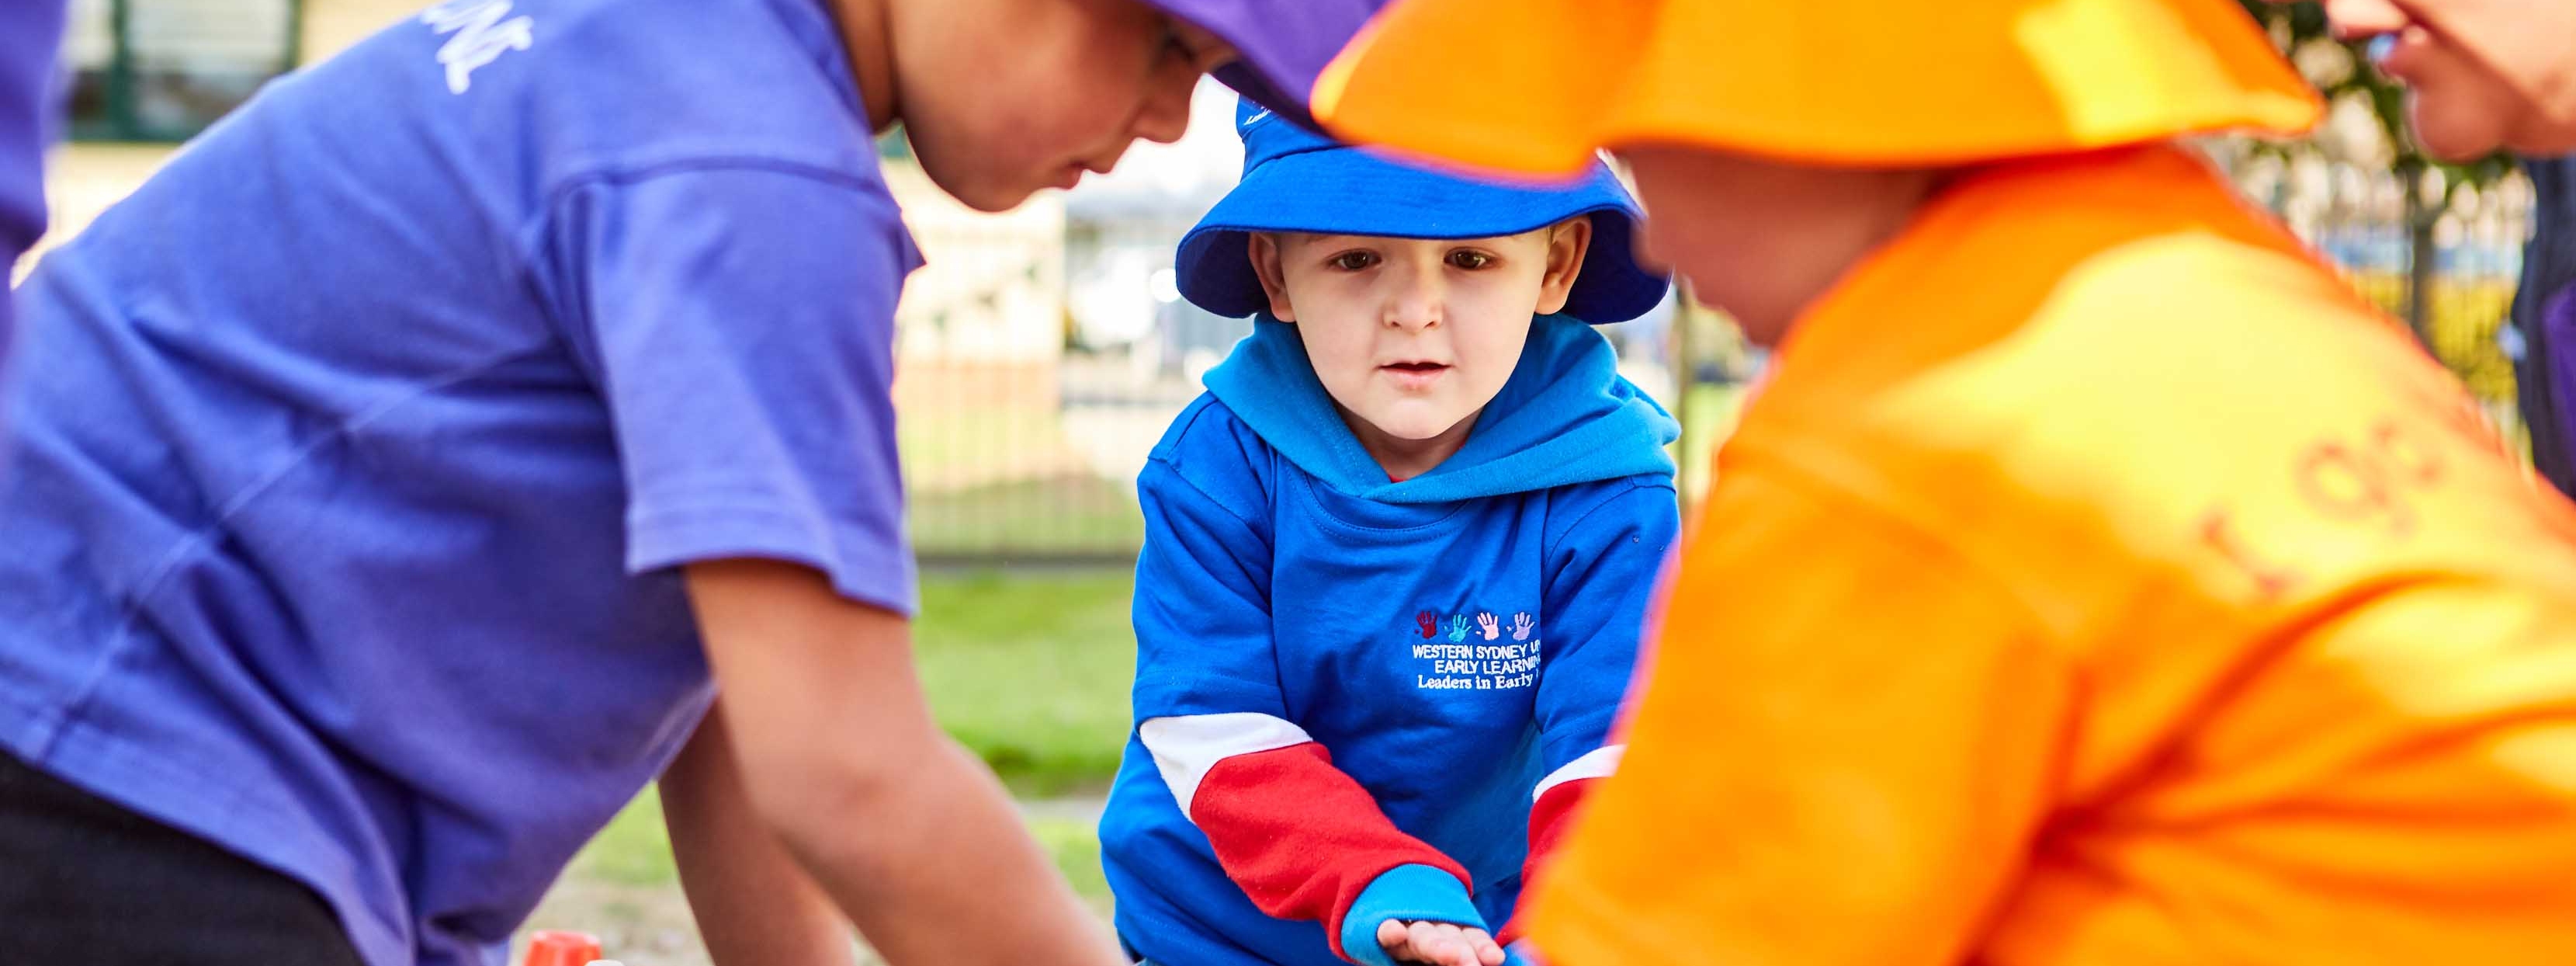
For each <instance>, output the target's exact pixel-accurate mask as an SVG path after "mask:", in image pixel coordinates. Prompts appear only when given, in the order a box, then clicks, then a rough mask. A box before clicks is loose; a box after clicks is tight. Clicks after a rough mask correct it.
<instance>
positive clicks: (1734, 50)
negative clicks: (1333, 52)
mask: <svg viewBox="0 0 2576 966" xmlns="http://www.w3.org/2000/svg"><path fill="white" fill-rule="evenodd" d="M1313 106H1314V108H1315V115H1316V116H1317V117H1318V118H1319V119H1320V120H1322V121H1323V123H1324V124H1325V125H1326V126H1327V127H1329V128H1331V129H1332V130H1333V131H1334V133H1336V134H1339V135H1341V136H1342V137H1344V138H1345V139H1348V140H1352V141H1358V142H1365V143H1378V144H1385V145H1389V146H1392V147H1395V148H1398V149H1402V150H1405V151H1410V152H1414V153H1419V154H1424V155H1429V156H1432V157H1435V158H1446V159H1450V160H1453V161H1458V162H1464V163H1466V164H1469V165H1474V166H1479V167H1484V168H1491V169H1498V170H1503V171H1516V172H1524V173H1530V174H1559V173H1563V172H1570V171H1574V170H1577V169H1580V168H1581V167H1582V166H1583V165H1584V163H1585V162H1587V161H1589V160H1590V159H1591V158H1592V157H1593V152H1594V150H1595V149H1598V148H1603V147H1620V146H1624V145H1631V144H1644V143H1665V144H1682V145H1692V146H1699V147H1706V148H1713V149H1718V150H1723V151H1729V152H1736V153H1742V154H1749V155H1755V156H1760V157H1765V158H1771V159H1775V160H1784V161H1789V162H1794V163H1803V164H1815V165H1826V166H1838V167H1925V166H1948V165H1958V164H1973V163H1977V162H1983V161H1994V160H2001V159H2006V158H2017V157H2030V156H2037V155H2046V154H2066V153H2073V152H2079V151H2088V150H2093V149H2097V148H2105V147H2111V146H2115V145H2122V144H2134V143H2140V142H2146V141H2157V140H2164V139H2167V138H2172V137H2176V136H2180V135H2186V134H2196V133H2204V132H2213V131H2222V130H2231V129H2242V130H2252V131H2260V132H2267V133H2272V134H2284V135H2286V134H2295V133H2298V132H2300V131H2304V130H2306V129H2307V128H2308V127H2309V126H2310V125H2312V124H2314V123H2315V122H2316V119H2317V117H2318V115H2319V114H2320V113H2321V106H2320V104H2319V103H2318V100H2317V96H2316V93H2315V91H2313V90H2311V89H2309V87H2308V86H2307V84H2306V83H2305V82H2303V81H2301V80H2300V79H2299V76H2298V74H2297V72H2296V71H2294V70H2292V69H2291V67H2290V65H2289V64H2288V63H2287V62H2285V61H2283V60H2282V59H2281V56H2280V55H2279V54H2278V53H2276V52H2275V51H2274V50H2273V48H2272V44H2271V41H2270V39H2269V38H2268V37H2266V36H2264V34H2263V32H2262V30H2261V29H2260V28H2259V27H2257V26H2256V25H2255V23H2254V22H2253V20H2252V19H2251V18H2249V17H2248V16H2247V15H2246V14H2245V12H2244V10H2243V9H2241V8H2240V7H2238V6H2237V5H2236V3H2235V2H2234V0H1948V2H1932V0H1399V2H1397V3H1395V4H1394V5H1393V6H1391V7H1390V8H1388V9H1387V10H1385V11H1384V12H1382V13H1381V14H1379V16H1378V18H1377V19H1376V20H1374V21H1372V22H1371V24H1370V25H1369V26H1368V27H1366V28H1364V29H1362V30H1361V32H1360V34H1359V35H1358V36H1357V37H1354V38H1353V39H1352V40H1351V43H1350V45H1349V46H1347V47H1345V48H1343V50H1342V53H1341V55H1340V56H1339V57H1337V58H1336V59H1335V60H1334V61H1333V62H1332V63H1331V64H1330V65H1329V66H1327V67H1326V68H1325V69H1324V73H1323V74H1322V75H1321V76H1320V77H1319V78H1318V79H1317V81H1316V84H1315V91H1314V100H1313Z"/></svg>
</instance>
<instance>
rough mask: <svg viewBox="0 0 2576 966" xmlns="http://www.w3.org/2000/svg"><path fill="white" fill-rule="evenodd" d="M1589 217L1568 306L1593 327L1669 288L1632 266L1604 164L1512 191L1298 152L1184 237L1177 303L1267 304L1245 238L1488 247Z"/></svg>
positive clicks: (1623, 196) (1264, 171)
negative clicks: (1374, 238) (1289, 235)
mask: <svg viewBox="0 0 2576 966" xmlns="http://www.w3.org/2000/svg"><path fill="white" fill-rule="evenodd" d="M1583 214H1589V215H1591V216H1592V247H1591V250H1590V252H1589V253H1587V254H1586V255H1585V256H1584V260H1583V272H1582V274H1580V275H1578V276H1576V277H1575V280H1574V290H1573V291H1572V292H1571V293H1569V294H1568V296H1567V298H1566V302H1565V314H1567V315H1571V316H1574V317H1575V318H1578V319H1582V320H1583V321H1585V322H1591V323H1596V324H1597V323H1606V322H1624V321H1627V320H1629V319H1633V318H1636V317H1638V316H1640V315H1644V314H1646V312H1647V311H1648V310H1650V309H1652V308H1654V307H1655V303H1657V302H1660V301H1662V300H1663V298H1664V292H1665V289H1666V288H1667V287H1668V286H1669V283H1668V282H1667V281H1666V280H1665V279H1664V277H1663V276H1661V275H1657V274H1654V273H1652V272H1648V271H1646V270H1645V269H1644V268H1643V267H1641V266H1639V265H1638V264H1637V260H1636V256H1635V255H1634V254H1633V252H1632V249H1631V247H1630V246H1631V241H1632V238H1633V236H1634V234H1635V231H1636V221H1637V210H1636V206H1635V203H1634V202H1631V201H1630V200H1629V199H1628V194H1627V192H1626V191H1625V190H1622V189H1621V188H1620V187H1619V182H1618V179H1617V178H1615V177H1613V176H1612V175H1611V174H1610V171H1609V169H1608V168H1606V167H1600V166H1595V168H1594V169H1593V171H1592V172H1591V173H1590V174H1589V175H1588V176H1586V177H1585V178H1584V179H1582V180H1581V181H1577V182H1574V183H1572V184H1570V185H1565V186H1559V187H1545V188H1535V187H1515V186H1510V185H1504V184H1496V183H1492V182H1484V181H1476V180H1470V179H1466V178H1460V177H1456V176H1452V175H1445V174H1434V173H1432V172H1429V171H1424V170H1421V169H1418V168H1413V167H1409V166H1406V165H1403V164H1398V163H1395V162H1392V161H1388V160H1385V159H1382V158H1378V157H1374V156H1371V155H1369V154H1368V153H1366V152H1363V151H1360V150H1357V149H1352V148H1333V149H1327V150H1317V151H1305V152H1301V153H1296V154H1289V155H1285V156H1282V157H1278V158H1274V159H1272V160H1270V161H1268V162H1265V163H1263V164H1261V165H1260V166H1259V167H1256V168H1254V169H1253V170H1252V172H1251V173H1250V174H1249V175H1247V176H1245V178H1244V180H1243V183H1242V184H1239V185H1236V186H1235V189H1234V191H1233V192H1231V193H1229V194H1227V195H1226V196H1225V199H1224V200H1222V201H1219V202H1217V204H1216V207H1215V208H1213V209H1210V210H1209V211H1208V213H1207V217H1205V218H1202V219H1200V220H1199V223H1198V226H1197V227H1194V228H1192V229H1190V233H1189V234H1187V235H1184V236H1182V238H1181V249H1180V253H1179V255H1178V257H1177V258H1176V259H1175V263H1176V264H1175V265H1174V269H1175V274H1177V275H1178V276H1179V283H1180V290H1181V295H1182V296H1183V297H1185V298H1187V299H1189V300H1190V302H1191V303H1193V304H1195V305H1197V306H1198V307H1200V308H1203V309H1206V310H1208V311H1210V312H1214V313H1216V314H1218V315H1224V316H1232V317H1238V318H1239V317H1242V316H1247V315H1251V314H1253V313H1255V312H1259V311H1261V310H1263V309H1266V308H1268V307H1269V306H1270V300H1269V297H1268V296H1266V295H1265V294H1263V292H1262V289H1261V279H1260V276H1258V275H1255V274H1253V271H1252V257H1251V243H1250V233H1252V232H1263V231H1275V232H1289V231H1294V232H1309V233H1314V234H1331V235H1378V236H1385V237H1391V238H1438V239H1448V238H1494V237H1499V236H1503V235H1517V234H1520V233H1521V232H1525V231H1533V230H1536V229H1540V228H1545V227H1547V226H1549V225H1553V224H1556V223H1557V222H1560V221H1564V220H1565V219H1568V218H1572V217H1574V216H1576V215H1583Z"/></svg>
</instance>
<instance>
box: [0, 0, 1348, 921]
mask: <svg viewBox="0 0 2576 966" xmlns="http://www.w3.org/2000/svg"><path fill="white" fill-rule="evenodd" d="M10 2H11V3H18V2H22V0H10ZM1367 6H1368V4H1367V0H1153V2H1150V3H1147V2H1139V0H450V2H447V3H442V4H438V5H436V6H433V7H431V8H429V9H428V10H426V11H424V12H422V13H421V14H420V15H418V16H417V17H413V18H410V19H408V20H406V21H404V22H402V23H399V24H396V25H394V26H392V27H390V28H389V29H387V30H385V31H384V32H382V33H379V34H377V35H376V36H375V37H374V38H372V39H370V40H367V41H365V42H363V43H361V44H359V45H358V46H356V47H354V48H352V49H351V50H349V51H347V52H346V53H344V54H342V55H340V56H338V57H336V58H334V59H332V60H331V61H329V62H327V63H324V64H321V65H318V66H316V67H313V68H311V69H308V70H304V71H301V72H298V73H297V74H295V75H293V76H290V77H287V78H284V79H281V80H279V81H278V82H277V83H275V84H271V85H269V86H268V87H267V88H265V89H264V90H263V91H262V92H261V93H260V95H259V96H258V97H257V98H255V99H253V100H252V101H251V103H249V104H248V105H246V106H244V107H243V108H241V109H240V110H239V111H238V112H236V113H234V114H233V115H232V116H230V117H228V118H226V119H225V120H224V121H223V123H221V124H218V125H216V126H215V127H214V128H213V129H212V130H210V131H209V132H207V133H206V134H205V135H204V136H203V137H201V138H199V139H198V140H197V141H195V142H194V143H193V144H191V145H190V146H189V148H188V150H186V151H184V152H182V153H180V155H179V156H178V157H176V158H174V159H173V160H172V161H171V162H170V164H169V165H168V166H166V167H165V168H163V169H162V170H161V171H160V172H159V173H158V174H156V175H155V176H154V177H153V178H152V179H151V180H150V181H149V182H147V183H146V184H144V185H143V186H142V187H141V188H140V189H139V190H138V191H136V192H135V194H134V195H133V196H132V197H131V198H129V199H127V200H126V201H124V202H123V203H122V204H119V205H117V206H116V207H115V208H113V209H111V210H110V211H108V212H107V213H106V214H104V215H103V216H101V217H100V218H99V219H98V220H97V221H96V222H95V223H94V224H93V225H91V226H90V228H89V229H88V230H87V231H85V232H84V233H83V234H82V235H81V236H80V237H78V238H76V239H73V240H72V241H71V242H70V243H69V244H68V245H67V246H65V247H63V248H61V249H59V250H57V251H55V252H54V253H53V254H51V255H49V256H47V257H46V258H45V260H44V262H43V263H42V264H41V265H40V266H38V267H37V269H36V271H35V274H34V275H33V277H32V278H31V279H30V280H29V282H28V283H27V286H26V287H25V288H24V289H22V290H21V293H22V295H23V296H24V299H23V301H22V303H21V304H22V305H23V306H24V307H25V309H26V313H27V315H26V320H27V324H26V326H25V327H24V332H25V335H26V336H27V338H26V340H25V341H24V344H23V346H22V350H23V351H22V353H21V354H20V356H19V358H18V360H17V362H18V363H19V364H20V366H21V368H20V378H19V379H18V380H17V381H16V385H15V388H14V389H13V390H12V393H13V395H12V396H11V403H12V404H11V405H10V406H9V407H8V408H9V409H10V410H12V413H13V415H14V417H15V420H16V429H17V433H16V435H15V438H14V441H13V442H12V443H11V444H10V449H9V450H8V452H7V454H6V457H5V459H0V462H6V463H7V464H8V466H9V472H8V475H7V477H6V478H5V480H0V960H5V961H7V962H11V963H17V962H44V963H57V964H66V966H68V964H76V963H188V964H191V966H223V964H257V966H281V964H290V963H291V964H299V966H310V964H349V963H365V964H368V966H412V964H424V966H465V964H485V966H489V964H494V963H497V962H498V961H499V960H500V958H501V956H502V950H503V947H504V944H505V943H506V942H507V941H508V939H509V937H510V935H511V933H512V931H513V929H515V928H516V927H517V926H518V925H519V923H520V921H521V919H523V918H524V917H525V916H526V915H527V914H528V912H529V910H530V908H531V907H533V906H534V905H535V904H536V903H537V900H538V898H539V896H541V895H542V894H543V893H544V892H545V890H546V888H547V886H548V885H549V884H550V883H551V882H553V880H554V878H555V876H556V874H557V872H558V871H559V870H561V869H562V868H563V866H564V864H565V862H566V860H567V859H569V858H570V857H571V856H572V855H573V853H574V852H575V850H577V849H578V848H580V847H581V845H582V843H583V841H584V840H585V839H587V838H589V837H590V835H591V834H592V833H593V832H594V831H596V830H597V829H598V828H600V827H601V825H603V824H604V823H605V822H607V820H608V819H609V817H610V816H612V815H613V814H615V813H616V811H617V810H618V808H619V807H620V806H622V805H623V804H625V803H626V802H627V801H629V800H631V799H632V798H633V797H634V796H635V795H636V793H637V792H638V791H640V790H642V789H643V787H644V786H645V785H646V784H647V783H648V782H652V781H654V780H656V779H657V778H658V779H659V780H660V782H661V788H662V803H663V806H664V809H665V811H666V815H667V818H668V824H669V826H670V831H671V839H672V845H673V849H674V852H675V853H676V857H677V860H678V866H679V871H680V876H681V881H682V885H683V886H684V887H685V888H686V890H687V892H688V895H689V898H690V901H691V906H692V909H693V911H694V912H695V913H696V915H697V918H698V922H699V925H700V927H701V929H702V932H703V933H704V935H705V937H706V940H707V944H708V947H709V950H710V951H711V952H712V953H713V954H714V958H715V961H716V962H718V963H723V964H745V966H775V964H786V963H797V964H809V963H811V964H828V963H846V962H849V961H850V959H851V956H852V944H851V943H850V941H849V931H848V925H849V923H851V922H855V923H856V924H857V925H858V926H859V927H860V928H861V930H862V931H864V932H865V933H866V934H867V937H868V939H869V940H870V942H871V943H872V944H873V945H874V946H875V947H876V949H877V950H878V951H879V952H880V953H882V954H884V956H885V958H886V959H887V961H889V962H892V963H896V964H903V966H916V964H926V963H939V964H942V966H954V964H995V966H998V964H1001V963H1006V962H1007V963H1032V962H1034V963H1045V964H1048V966H1108V964H1112V963H1116V962H1118V950H1117V948H1116V946H1115V944H1113V943H1112V942H1111V941H1110V937H1109V936H1108V935H1107V934H1106V932H1105V931H1104V930H1102V929H1101V928H1100V925H1099V923H1098V922H1097V921H1096V919H1095V918H1094V917H1093V916H1092V915H1091V913H1090V911H1089V910H1088V909H1086V908H1085V907H1083V906H1082V905H1081V903H1080V902H1079V901H1078V900H1077V899H1076V898H1075V897H1074V895H1073V893H1072V891H1071V890H1070V889H1069V888H1067V887H1066V885H1065V884H1064V882H1063V879H1062V877H1061V876H1060V875H1058V874H1057V872H1056V871H1055V869H1054V867H1053V865H1052V864H1051V863H1049V862H1048V861H1047V859H1046V856H1045V854H1044V853H1043V852H1042V851H1041V850H1040V849H1039V848H1038V847H1037V845H1036V843H1035V842H1033V841H1031V839H1030V838H1029V836H1028V834H1027V832H1026V831H1025V830H1024V829H1023V827H1022V825H1021V823H1020V821H1019V817H1018V815H1017V813H1016V812H1015V811H1014V810H1013V809H1012V807H1011V805H1010V802H1009V800H1008V798H1007V797H1006V795H1005V794H1004V793H1003V791H1002V789H1001V787H1000V785H999V784H998V783H997V782H995V781H994V779H993V776H992V774H991V773H990V772H989V771H986V770H985V769H983V768H982V767H981V766H980V764H979V763H977V762H976V761H975V760H974V759H973V758H972V757H971V756H968V755H966V754H964V753H963V752H962V750H961V749H959V748H958V747H957V746H956V744H955V743H954V742H951V741H948V740H947V739H946V738H945V736H944V735H942V734H941V733H940V731H939V729H938V728H937V727H936V725H935V724H934V722H933V721H932V718H931V716H930V714H929V712H928V709H927V708H925V707H924V702H923V698H922V694H921V691H920V686H919V684H918V681H917V679H916V676H915V674H914V672H913V667H912V662H911V655H910V648H909V644H910V638H909V634H908V630H907V618H908V616H909V614H910V613H911V611H912V609H913V606H914V600H915V595H914V583H913V579H914V573H913V567H912V559H911V553H910V550H909V548H908V546H907V544H906V540H905V534H904V514H903V494H902V487H901V484H900V475H899V472H898V467H897V457H896V448H895V432H894V412H893V403H892V399H891V396H890V393H889V388H890V383H891V381H892V378H893V372H892V370H893V365H894V362H893V356H894V332H893V322H894V307H895V304H896V301H897V299H898V297H899V295H900V293H901V292H902V289H903V285H904V279H905V276H906V274H907V273H908V272H909V271H910V270H911V269H912V268H914V267H915V266H917V265H918V264H919V263H920V260H919V255H918V254H917V253H916V251H915V249H914V247H913V243H912V239H911V237H910V236H909V235H908V234H907V233H906V231H905V228H904V224H903V222H902V220H901V212H900V211H899V210H898V209H897V206H896V202H895V198H894V196H893V195H892V193H890V191H889V190H888V188H887V186H886V183H885V181H884V179H883V177H882V175H881V174H880V172H879V171H878V168H877V154H876V150H875V140H876V138H877V137H878V136H879V135H881V134H883V133H885V132H887V131H890V130H892V129H893V128H894V127H895V125H896V124H898V123H900V124H901V125H902V126H903V129H904V131H905V132H906V134H907V136H908V137H909V139H910V142H911V144H912V147H913V149H914V152H915V154H916V156H917V157H918V158H919V159H920V164H921V167H922V170H923V171H924V172H925V173H926V174H927V175H928V176H929V178H930V180H932V181H933V182H935V183H936V184H938V185H939V186H940V187H941V188H942V189H944V190H946V191H947V192H948V193H949V194H951V195H954V196H955V197H956V198H957V199H959V200H960V201H962V202H964V203H966V204H968V205H971V206H973V207H976V208H981V209H1001V208H1007V207H1010V206H1012V205H1015V204H1017V203H1019V202H1020V201H1021V200H1022V199H1024V198H1026V197H1028V195H1029V194H1030V193H1032V192H1034V191H1037V190H1038V189H1041V188H1044V187H1047V186H1050V185H1070V184H1071V183H1073V182H1074V181H1075V180H1076V179H1077V178H1079V177H1080V176H1081V174H1082V172H1083V171H1084V170H1085V169H1095V170H1104V169H1107V168H1108V167H1110V166H1111V165H1112V164H1113V163H1115V162H1116V161H1117V159H1118V157H1119V155H1120V154H1121V153H1122V152H1124V151H1125V150H1126V148H1127V147H1128V146H1129V145H1130V144H1131V143H1132V142H1134V141H1136V140H1138V139H1140V138H1141V139H1148V140H1170V139H1172V138H1176V137H1178V136H1179V135H1180V134H1181V132H1182V129H1183V127H1184V125H1185V123H1186V119H1187V117H1188V103H1189V98H1190V92H1191V91H1192V89H1193V88H1194V87H1195V86H1196V83H1197V78H1198V77H1199V75H1200V74H1202V73H1204V72H1205V71H1207V70H1208V69H1209V68H1210V67H1211V66H1213V65H1215V64H1217V63H1219V62H1220V61H1226V60H1229V59H1232V60H1235V66H1236V67H1237V68H1238V69H1237V70H1236V71H1233V72H1231V74H1232V76H1234V77H1235V78H1236V79H1237V80H1238V81H1239V82H1244V83H1246V84H1247V86H1249V87H1251V88H1252V89H1254V90H1260V91H1265V92H1267V95H1268V96H1273V97H1278V98H1280V99H1281V104H1282V106H1283V107H1286V106H1293V104H1295V103H1301V102H1302V100H1303V95H1304V94H1305V89H1306V86H1307V85H1309V84H1311V83H1312V78H1311V72H1312V70H1313V69H1314V68H1316V67H1318V66H1320V65H1321V64H1322V62H1323V61H1324V60H1325V59H1326V58H1328V57H1330V56H1331V54H1332V52H1333V51H1334V50H1335V49H1338V48H1339V46H1340V44H1341V42H1342V40H1343V39H1344V38H1345V37H1346V36H1347V35H1348V32H1349V31H1350V30H1351V29H1354V28H1355V27H1356V25H1357V23H1358V20H1359V18H1360V16H1361V15H1363V14H1365V12H1366V7H1367ZM1237 55H1239V57H1238V56H1237ZM1247 77H1249V78H1251V79H1252V80H1246V78H1247ZM1253 81H1258V82H1257V83H1254V82H1253ZM5 173H6V172H0V174H5ZM845 917H846V918H845Z"/></svg>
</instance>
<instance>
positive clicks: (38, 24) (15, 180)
mask: <svg viewBox="0 0 2576 966" xmlns="http://www.w3.org/2000/svg"><path fill="white" fill-rule="evenodd" d="M62 39H63V4H62V0H9V2H8V4H7V5H6V6H5V7H0V290H5V289H6V288H8V284H9V278H10V266H12V265H14V264H16V263H17V261H18V256H19V255H21V254H23V253H25V252H26V250H27V249H28V248H30V247H32V246H34V245H35V244H36V239H38V238H41V237H43V236H44V234H45V164H44V162H45V145H46V143H47V142H49V141H51V140H52V139H53V128H54V124H53V121H54V116H53V115H54V107H55V106H56V102H55V98H54V94H55V93H56V90H55V88H56V85H55V83H54V79H55V71H54V49H55V48H56V47H57V46H59V45H60V44H61V43H62ZM10 317H11V313H10V299H8V298H7V297H6V293H5V292H0V378H6V376H7V375H8V371H9V370H8V366H7V363H8V360H9V344H10V339H9V333H10V331H11V326H10V321H9V320H10ZM5 414H6V411H5V410H0V416H5Z"/></svg>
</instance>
